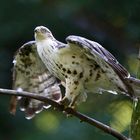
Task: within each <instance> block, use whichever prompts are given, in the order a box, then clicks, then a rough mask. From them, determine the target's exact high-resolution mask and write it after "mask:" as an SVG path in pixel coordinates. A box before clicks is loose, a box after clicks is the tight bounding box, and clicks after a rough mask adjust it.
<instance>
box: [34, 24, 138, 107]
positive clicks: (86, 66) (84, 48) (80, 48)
mask: <svg viewBox="0 0 140 140" xmlns="http://www.w3.org/2000/svg"><path fill="white" fill-rule="evenodd" d="M34 32H35V41H36V44H37V52H38V54H39V56H40V58H41V60H42V62H43V63H44V64H45V66H46V67H47V69H48V70H49V71H50V73H51V74H52V75H54V76H55V77H57V78H58V79H60V80H61V81H63V83H64V84H63V85H64V86H65V89H66V92H65V96H64V97H63V99H62V101H61V102H62V103H64V104H66V105H68V106H69V107H73V106H75V104H79V103H80V102H83V101H85V100H86V98H87V93H98V92H102V91H108V92H112V93H123V94H126V95H128V96H130V97H133V98H136V97H137V96H139V95H140V94H139V91H140V81H139V80H138V79H135V78H133V77H131V76H130V74H129V73H128V71H127V70H126V69H125V68H124V67H123V66H122V65H121V64H120V63H119V62H118V61H117V60H116V58H115V57H114V56H113V55H112V54H111V53H110V52H109V51H107V50H106V49H105V48H103V47H102V46H101V45H100V44H98V43H96V42H94V41H91V40H88V39H86V38H83V37H79V36H74V35H71V36H68V37H67V38H66V42H67V44H64V43H61V42H59V41H57V40H56V39H55V38H54V37H53V35H52V33H51V31H50V30H49V29H48V28H46V27H44V26H38V27H36V28H35V30H34Z"/></svg>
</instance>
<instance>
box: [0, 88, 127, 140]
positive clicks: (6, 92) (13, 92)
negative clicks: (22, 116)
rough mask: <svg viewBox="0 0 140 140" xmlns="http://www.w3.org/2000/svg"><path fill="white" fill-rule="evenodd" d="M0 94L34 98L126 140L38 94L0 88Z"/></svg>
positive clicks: (114, 131) (96, 122) (99, 123)
mask: <svg viewBox="0 0 140 140" xmlns="http://www.w3.org/2000/svg"><path fill="white" fill-rule="evenodd" d="M0 94H3V95H15V96H23V97H30V98H34V99H37V100H39V101H43V102H47V103H48V104H50V105H52V106H53V107H55V108H57V109H58V110H60V111H65V112H66V113H68V114H71V115H73V116H75V117H77V118H79V119H80V120H81V121H82V122H86V123H88V124H90V125H93V126H95V127H97V128H99V129H101V130H103V131H104V132H106V133H108V134H110V135H112V136H114V137H116V138H117V139H119V140H128V138H127V137H125V136H124V135H122V134H121V133H119V132H117V131H116V130H114V129H113V128H111V127H109V126H107V125H105V124H103V123H101V122H99V121H97V120H95V119H93V118H90V117H88V116H86V115H84V114H82V113H80V112H78V111H75V110H74V109H72V108H69V107H67V108H65V107H64V105H61V104H59V103H57V102H55V101H52V100H50V99H48V98H46V97H44V96H41V95H38V94H34V93H30V92H25V91H22V92H20V91H16V90H9V89H2V88H0Z"/></svg>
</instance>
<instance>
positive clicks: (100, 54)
mask: <svg viewBox="0 0 140 140" xmlns="http://www.w3.org/2000/svg"><path fill="white" fill-rule="evenodd" d="M66 41H67V42H68V44H69V45H70V46H71V44H73V45H75V46H76V47H79V48H80V50H81V51H83V53H84V54H85V55H86V56H87V57H88V58H89V59H91V60H94V61H95V62H96V63H97V64H98V65H99V66H100V67H101V69H102V70H103V71H104V72H105V73H106V75H107V76H108V78H109V79H110V80H111V81H112V82H114V83H116V84H117V85H118V84H119V88H120V89H121V88H122V89H121V90H122V91H128V90H131V89H128V88H130V87H128V86H127V85H126V83H125V81H124V79H125V78H126V77H129V76H130V74H129V73H128V71H127V70H126V69H125V68H124V67H123V66H122V65H121V64H120V63H119V62H118V61H117V59H116V58H115V57H114V56H113V55H112V54H111V53H110V52H109V51H107V50H106V49H105V48H103V47H102V46H101V45H100V44H98V43H97V42H94V41H91V40H88V39H86V38H83V37H79V36H74V35H71V36H68V37H67V38H66ZM114 77H115V78H114Z"/></svg>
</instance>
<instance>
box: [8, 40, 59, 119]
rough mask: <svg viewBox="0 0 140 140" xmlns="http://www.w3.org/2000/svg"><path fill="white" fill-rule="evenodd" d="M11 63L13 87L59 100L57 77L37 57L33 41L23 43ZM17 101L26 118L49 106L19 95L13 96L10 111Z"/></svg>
mask: <svg viewBox="0 0 140 140" xmlns="http://www.w3.org/2000/svg"><path fill="white" fill-rule="evenodd" d="M13 63H14V68H13V89H16V90H23V91H28V92H32V93H36V94H41V95H44V96H45V97H48V98H50V99H52V100H55V101H60V100H61V90H60V87H59V85H58V83H57V79H56V78H55V77H54V76H53V75H51V74H50V72H49V71H48V70H47V68H46V66H45V65H44V64H43V62H42V61H41V59H40V58H39V56H38V53H37V48H36V43H35V41H31V42H28V43H26V44H24V45H23V46H22V47H21V48H20V49H19V50H18V51H17V53H16V55H15V58H14V61H13ZM17 102H19V104H20V109H21V110H22V111H25V117H26V118H27V119H31V118H32V117H34V116H35V114H36V113H39V112H40V111H41V110H42V109H43V107H44V108H49V107H50V105H48V104H44V103H42V102H40V101H38V100H35V99H30V98H25V97H21V98H20V99H19V100H18V99H17V98H16V97H14V96H13V97H12V99H11V107H10V108H11V109H10V111H11V112H12V113H15V111H16V104H17Z"/></svg>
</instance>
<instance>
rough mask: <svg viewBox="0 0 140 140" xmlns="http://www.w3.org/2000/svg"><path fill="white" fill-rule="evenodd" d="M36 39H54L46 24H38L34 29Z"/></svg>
mask: <svg viewBox="0 0 140 140" xmlns="http://www.w3.org/2000/svg"><path fill="white" fill-rule="evenodd" d="M34 35H35V40H44V39H53V38H54V37H53V35H52V33H51V31H50V30H49V29H48V28H46V27H44V26H37V27H36V28H35V29H34Z"/></svg>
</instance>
